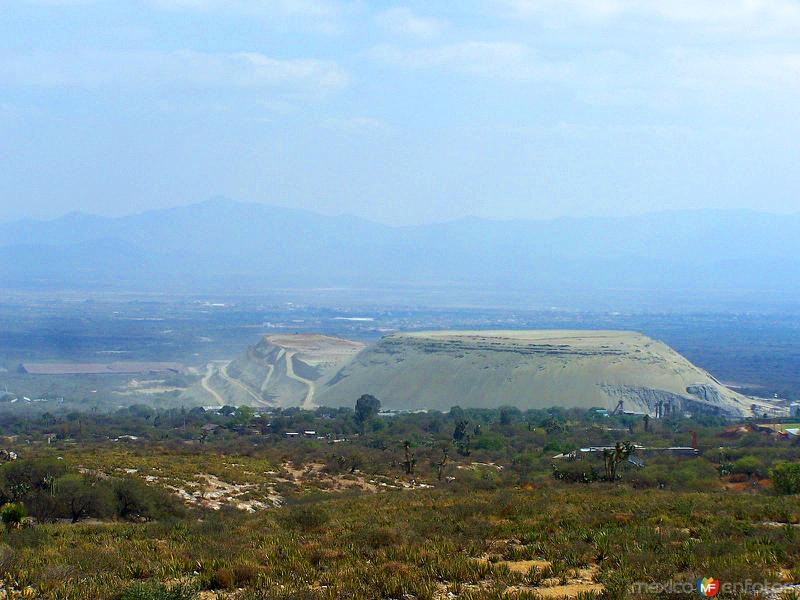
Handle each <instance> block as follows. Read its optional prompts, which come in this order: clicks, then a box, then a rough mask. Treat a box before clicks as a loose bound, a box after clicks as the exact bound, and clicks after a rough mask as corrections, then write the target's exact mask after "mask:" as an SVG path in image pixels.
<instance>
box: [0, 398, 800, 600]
mask: <svg viewBox="0 0 800 600" xmlns="http://www.w3.org/2000/svg"><path fill="white" fill-rule="evenodd" d="M363 408H364V407H363V406H362V407H361V409H363ZM378 408H379V407H377V406H376V407H373V409H374V410H373V411H372V412H365V411H364V410H356V411H353V410H352V409H349V408H346V409H345V408H343V409H317V410H316V411H313V412H311V411H303V410H298V409H296V408H295V409H286V410H273V411H264V412H263V413H262V414H261V415H259V416H254V415H253V411H250V410H239V411H237V412H235V413H233V414H228V413H227V411H205V412H201V411H197V412H192V413H189V414H187V413H185V412H184V411H179V410H170V411H165V412H161V413H158V414H155V415H154V414H149V415H148V414H142V413H141V411H140V410H138V409H137V407H135V406H134V407H132V410H128V411H119V412H117V413H115V414H113V415H101V414H97V413H84V414H80V415H78V416H79V417H80V418H79V419H75V418H73V417H74V415H73V414H71V413H69V414H62V415H50V417H49V418H48V420H44V419H26V420H14V419H13V418H12V419H8V418H7V419H6V420H0V425H3V426H4V428H5V429H6V430H14V431H16V432H17V435H15V436H13V439H11V438H10V437H7V438H5V440H4V442H5V443H7V444H9V446H8V449H10V450H12V451H13V452H14V453H15V454H16V455H17V456H18V458H17V459H16V460H13V459H9V456H8V455H5V457H6V459H7V462H5V463H4V464H0V505H2V506H3V508H2V509H0V516H1V517H2V519H3V521H4V522H5V523H6V528H5V531H2V532H0V598H19V597H24V598H46V599H48V600H85V599H88V598H91V599H97V600H345V599H348V600H349V599H354V600H379V599H386V600H390V599H393V600H397V599H401V598H402V599H404V600H414V599H417V600H451V599H454V598H459V599H462V600H501V599H509V600H513V599H518V600H532V599H534V598H537V599H538V598H572V599H575V600H590V599H592V598H596V599H597V600H618V599H624V598H630V599H644V598H647V599H653V600H655V599H661V598H684V597H686V598H688V597H690V595H691V594H693V593H694V592H693V590H694V585H695V582H696V581H697V579H698V578H701V577H714V578H717V579H719V580H720V582H722V583H723V584H724V585H727V586H734V585H735V586H745V585H746V586H748V587H747V588H746V589H745V588H740V589H743V590H744V591H743V593H741V594H736V593H727V592H726V593H724V594H723V593H721V594H720V597H722V598H753V597H764V598H770V599H775V600H777V599H778V598H781V599H785V600H790V599H792V598H796V596H792V595H791V594H792V591H791V590H790V589H789V585H790V584H797V583H800V544H798V543H797V542H798V534H800V529H798V522H799V521H800V495H798V492H800V478H799V477H798V476H800V463H798V459H800V446H798V444H797V443H796V441H794V438H792V437H789V436H784V435H779V434H778V433H777V432H774V431H772V430H770V429H766V428H763V427H761V428H759V427H756V426H755V425H754V426H752V427H748V426H746V425H745V424H743V423H740V424H738V425H734V426H730V425H725V426H723V425H719V423H722V422H723V421H722V420H721V419H718V418H715V417H703V418H702V419H695V420H686V419H681V418H665V419H660V420H654V421H653V422H651V423H650V425H649V427H647V428H645V426H644V423H643V419H642V418H640V417H634V416H628V415H623V416H611V417H602V416H599V415H597V413H595V412H593V411H579V410H571V411H564V410H560V409H549V410H547V411H529V412H526V413H521V412H519V411H514V410H509V409H503V410H494V411H490V410H474V409H472V410H471V409H466V410H464V409H455V410H453V411H451V412H450V413H448V414H443V413H433V412H428V413H413V414H406V415H400V416H394V417H387V416H382V415H381V414H380V413H378V412H376V411H377V410H378ZM0 419H1V416H0ZM704 423H705V424H704ZM715 423H716V424H715ZM786 426H787V427H792V425H786ZM795 426H796V425H795ZM306 429H314V430H316V433H317V435H314V436H304V437H302V438H298V437H294V436H291V435H287V433H288V432H296V431H303V430H306ZM54 431H55V432H56V438H55V439H52V436H53V432H54ZM122 431H125V432H126V436H122V435H121V432H122ZM693 434H694V435H693ZM112 436H115V437H112ZM692 437H696V440H697V452H696V453H693V454H686V453H677V454H673V453H668V452H656V451H653V450H652V449H655V448H665V447H668V446H676V445H678V446H682V445H686V444H688V443H689V440H690V439H691V438H692ZM616 442H631V444H633V445H632V446H631V448H634V457H635V458H636V460H635V461H632V462H631V461H623V462H622V463H621V464H620V465H619V469H618V471H617V472H616V475H615V476H612V477H608V476H604V474H603V473H604V468H603V462H604V458H603V456H600V455H595V454H587V455H585V456H581V457H579V458H577V459H576V460H566V459H557V458H554V457H553V454H554V452H556V451H557V449H558V450H567V449H570V448H580V447H582V446H585V445H605V446H608V445H611V447H614V444H615V443H616ZM554 463H555V464H554ZM6 502H8V503H9V504H5V503H6ZM15 508H16V510H13V509H15ZM20 508H21V509H22V511H23V512H22V513H20ZM25 511H27V513H28V515H29V516H28V517H27V518H22V516H23V515H24V513H25ZM15 514H16V515H17V517H18V518H17V519H15V518H14V515H15ZM670 586H671V587H670ZM676 586H677V587H676ZM755 586H759V587H758V588H756V587H755ZM767 588H769V589H770V590H771V591H770V594H769V595H766V596H759V595H758V592H759V591H763V590H765V589H767ZM773 592H774V593H773ZM784 594H785V595H784Z"/></svg>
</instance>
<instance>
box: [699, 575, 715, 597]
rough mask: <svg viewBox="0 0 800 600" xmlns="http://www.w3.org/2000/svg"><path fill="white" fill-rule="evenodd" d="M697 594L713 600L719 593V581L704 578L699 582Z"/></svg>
mask: <svg viewBox="0 0 800 600" xmlns="http://www.w3.org/2000/svg"><path fill="white" fill-rule="evenodd" d="M697 593H698V594H700V595H701V596H705V597H706V598H713V597H714V596H716V595H717V594H718V593H719V579H714V578H713V577H703V578H702V579H698V580H697Z"/></svg>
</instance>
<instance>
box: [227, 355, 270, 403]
mask: <svg viewBox="0 0 800 600" xmlns="http://www.w3.org/2000/svg"><path fill="white" fill-rule="evenodd" d="M230 364H231V361H228V362H226V363H225V364H223V365H222V368H221V369H220V370H219V374H220V375H221V376H222V378H223V379H224V380H225V381H227V382H228V383H230V384H232V385H235V386H237V387H239V389H241V390H243V391H244V392H245V393H247V394H249V395H250V397H251V398H252V399H253V400H255V402H256V404H258V405H260V406H264V405H266V404H267V403H266V402H264V399H263V398H262V397H261V396H259V395H258V394H256V393H255V392H254V391H253V390H251V389H250V388H249V387H247V386H246V385H245V384H243V383H242V382H241V381H239V380H238V379H234V378H233V377H231V376H230V375H228V365H230Z"/></svg>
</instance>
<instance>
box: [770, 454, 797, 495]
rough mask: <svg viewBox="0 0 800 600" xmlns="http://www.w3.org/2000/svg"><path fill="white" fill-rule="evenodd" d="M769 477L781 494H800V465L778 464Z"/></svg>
mask: <svg viewBox="0 0 800 600" xmlns="http://www.w3.org/2000/svg"><path fill="white" fill-rule="evenodd" d="M769 476H770V478H771V479H772V485H773V486H774V487H775V490H776V491H777V492H778V493H779V494H800V463H788V462H784V463H778V464H777V465H775V467H774V468H772V469H771V470H770V472H769Z"/></svg>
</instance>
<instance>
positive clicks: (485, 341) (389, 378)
mask: <svg viewBox="0 0 800 600" xmlns="http://www.w3.org/2000/svg"><path fill="white" fill-rule="evenodd" d="M364 393H369V394H373V395H374V396H376V397H377V398H379V399H380V400H381V402H382V403H383V406H384V407H388V408H394V409H409V410H414V409H431V408H435V409H440V410H448V409H449V408H450V407H451V406H452V405H455V404H458V405H460V406H463V407H487V408H493V407H497V406H502V405H510V406H517V407H519V408H522V409H527V408H546V407H549V406H564V407H584V408H591V407H603V408H608V409H614V408H615V407H616V406H617V404H618V402H619V401H620V400H622V401H623V402H624V409H625V410H631V411H639V412H646V413H650V414H655V411H656V407H657V406H658V405H659V403H661V405H663V406H667V407H668V409H669V410H675V411H678V410H679V411H689V412H693V413H713V414H729V415H747V414H750V412H751V408H750V407H751V404H752V403H753V401H752V400H751V399H750V398H747V397H745V396H743V395H741V394H738V393H736V392H734V391H732V390H730V389H728V388H726V387H725V386H723V385H722V384H721V383H719V382H718V381H717V380H715V379H714V378H713V377H712V376H711V375H709V374H708V373H707V372H705V371H703V370H702V369H700V368H698V367H696V366H695V365H693V364H691V363H690V362H689V361H688V360H687V359H685V358H684V357H683V356H681V355H680V354H678V353H677V352H675V351H674V350H672V349H671V348H670V347H668V346H667V345H665V344H663V343H662V342H659V341H656V340H653V339H650V338H648V337H647V336H644V335H642V334H639V333H635V332H629V331H568V330H541V331H436V332H417V333H401V334H395V335H390V336H387V337H385V338H383V339H382V340H381V341H380V342H379V343H378V344H376V345H375V346H372V347H370V348H368V349H366V350H365V351H363V352H361V353H360V354H359V355H358V356H357V357H356V358H355V359H354V360H353V361H352V362H351V363H350V364H348V365H346V366H345V367H343V368H342V369H341V371H340V372H339V373H338V374H337V375H336V376H335V377H333V378H332V379H331V380H330V381H329V382H327V383H326V384H324V385H318V386H317V395H316V398H317V402H318V403H319V404H321V405H329V406H338V405H351V404H352V403H353V398H358V397H359V396H360V395H361V394H364Z"/></svg>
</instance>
